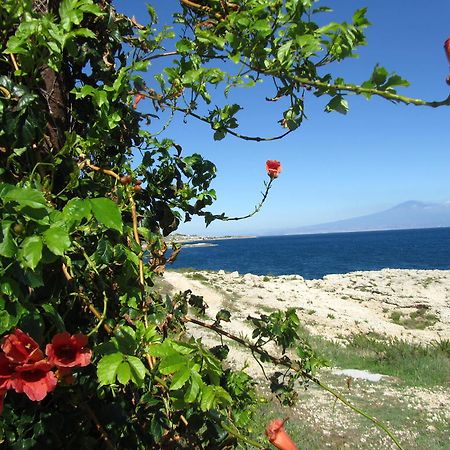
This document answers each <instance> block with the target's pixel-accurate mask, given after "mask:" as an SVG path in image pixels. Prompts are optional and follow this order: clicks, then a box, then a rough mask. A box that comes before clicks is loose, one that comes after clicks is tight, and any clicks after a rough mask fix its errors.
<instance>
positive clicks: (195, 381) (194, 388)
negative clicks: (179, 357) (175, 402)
mask: <svg viewBox="0 0 450 450" xmlns="http://www.w3.org/2000/svg"><path fill="white" fill-rule="evenodd" d="M202 385H203V381H202V378H201V377H200V375H199V374H198V373H197V372H192V373H191V379H190V384H189V387H188V388H187V390H186V394H185V396H184V401H185V402H186V403H192V402H194V401H195V400H196V398H197V396H198V394H199V392H200V388H201V386H202Z"/></svg>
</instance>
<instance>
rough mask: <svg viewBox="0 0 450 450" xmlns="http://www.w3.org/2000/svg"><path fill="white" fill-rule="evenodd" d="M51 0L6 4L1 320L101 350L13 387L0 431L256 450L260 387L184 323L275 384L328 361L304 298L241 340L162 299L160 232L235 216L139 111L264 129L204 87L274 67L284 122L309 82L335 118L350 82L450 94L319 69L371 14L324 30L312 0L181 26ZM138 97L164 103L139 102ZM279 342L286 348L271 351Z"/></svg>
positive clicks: (238, 81)
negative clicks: (41, 385) (219, 210)
mask: <svg viewBox="0 0 450 450" xmlns="http://www.w3.org/2000/svg"><path fill="white" fill-rule="evenodd" d="M41 3H42V2H37V1H36V2H35V1H32V0H21V1H19V2H17V1H12V0H4V1H3V3H2V8H1V10H0V21H1V27H0V42H1V46H2V53H1V57H0V123H1V127H0V130H1V131H0V161H1V165H0V206H1V208H0V214H1V232H0V306H1V309H0V334H1V335H6V334H8V333H10V332H11V331H12V330H13V329H14V328H16V327H17V328H20V329H22V330H24V331H25V332H26V333H28V334H29V335H30V336H32V337H33V339H34V340H35V341H36V342H37V344H38V345H43V343H45V342H49V340H50V338H51V336H54V335H55V334H56V333H61V332H66V331H67V332H68V333H70V334H75V333H83V334H86V335H89V346H90V348H92V349H93V352H94V354H93V364H91V365H89V366H87V367H82V368H80V370H79V371H77V372H76V373H75V375H74V383H73V384H70V385H67V386H65V385H64V386H58V387H57V388H56V389H55V391H54V392H51V393H49V394H48V395H47V396H46V398H45V399H44V400H43V401H41V402H31V401H30V400H29V399H27V398H25V397H23V396H19V395H18V394H16V393H14V392H12V391H8V392H7V395H6V399H5V409H4V412H3V417H2V428H1V429H0V441H1V442H6V443H7V444H8V445H9V446H10V447H11V448H23V449H26V448H42V447H43V446H48V447H49V448H62V447H64V448H68V449H70V448H99V447H100V446H103V447H106V448H115V447H117V448H132V449H136V448H146V449H150V448H217V449H219V448H230V447H231V446H234V445H236V443H237V441H240V442H243V443H247V444H249V445H250V444H251V445H253V446H256V447H259V448H263V444H262V443H261V442H256V441H253V440H250V439H249V438H248V437H246V436H245V433H244V431H243V430H244V429H245V425H246V423H247V422H248V421H249V420H250V417H251V412H252V409H253V408H254V406H255V405H256V404H257V400H258V399H257V396H256V394H255V392H254V390H253V387H254V381H253V380H252V379H251V378H250V377H249V376H248V375H247V374H246V373H245V371H243V370H241V371H239V370H238V371H232V370H230V369H226V368H225V367H226V366H225V364H224V363H223V360H225V359H226V355H227V351H226V350H227V349H226V346H225V345H224V346H222V347H221V348H220V349H217V348H214V349H208V348H206V347H205V345H204V344H203V343H202V342H201V340H196V339H194V338H193V337H189V335H188V334H187V333H186V326H185V324H186V323H187V322H191V323H193V324H196V325H199V326H202V327H206V328H210V329H213V330H214V331H215V332H217V333H219V334H222V335H224V336H228V338H230V339H233V340H234V341H236V342H238V343H240V344H241V345H244V346H246V347H248V348H250V349H251V350H252V351H253V353H254V355H255V357H257V358H260V359H262V360H265V361H271V362H273V363H275V364H278V365H284V367H285V368H287V371H288V372H289V371H290V375H289V376H288V377H287V379H286V380H281V381H280V380H279V381H278V382H277V388H276V389H277V390H278V391H279V389H280V386H282V387H283V389H284V391H285V393H287V394H292V392H293V389H294V385H295V382H297V381H298V380H304V381H308V380H309V381H314V380H315V378H314V372H315V370H316V369H317V367H319V366H320V365H321V364H322V361H321V360H320V359H318V358H317V357H316V356H315V354H314V352H312V351H311V349H309V347H308V346H307V345H306V344H304V343H302V341H301V340H299V339H298V336H297V333H296V327H298V319H297V317H296V315H295V312H294V311H288V312H286V313H282V312H280V313H276V314H275V315H272V316H271V317H270V318H269V320H268V321H267V317H265V316H262V317H260V318H252V319H251V320H252V321H253V322H254V324H255V326H256V331H255V335H254V337H255V338H256V339H255V341H254V342H247V341H245V340H243V339H241V338H238V337H237V336H233V335H231V334H229V333H227V332H226V331H225V330H224V329H223V328H222V322H226V321H227V320H230V317H229V313H228V314H227V312H222V313H221V314H220V316H218V317H217V318H216V321H215V322H214V323H213V324H209V323H207V322H202V321H198V320H196V319H192V318H190V317H189V316H188V312H189V310H190V309H192V308H197V309H200V310H204V308H205V305H204V304H203V302H202V301H201V299H199V298H198V297H195V296H192V295H191V294H190V293H189V292H187V293H184V294H180V295H177V296H175V297H173V298H169V297H167V298H162V297H160V296H158V295H157V293H156V292H155V290H154V289H153V288H152V287H153V284H154V280H155V277H157V276H158V275H159V274H160V273H161V272H162V271H163V269H164V265H165V263H166V261H167V260H166V256H165V252H166V250H167V246H166V244H165V242H164V239H163V237H164V236H167V235H168V234H170V233H171V232H173V231H174V230H176V229H177V227H178V226H179V224H180V222H181V221H187V220H190V218H191V217H192V216H193V215H200V216H204V218H205V220H206V222H207V223H208V222H210V221H212V220H221V219H222V220H235V219H237V218H229V217H227V216H225V214H223V215H213V214H211V213H210V212H208V211H207V208H208V207H209V206H210V205H211V204H212V202H213V201H214V199H215V192H214V190H213V189H211V188H210V183H211V181H212V179H213V178H214V176H215V171H216V169H215V166H214V164H213V163H212V162H210V161H207V160H205V159H204V158H203V157H202V156H201V155H200V154H198V153H194V154H191V155H185V154H184V152H183V149H182V148H181V146H180V145H178V144H177V143H176V142H175V141H173V140H171V139H169V138H160V137H158V135H157V133H153V132H152V131H148V129H147V128H146V127H145V124H146V123H154V121H155V120H156V119H157V117H158V114H162V113H163V112H164V111H166V112H167V111H170V113H171V114H175V113H181V114H184V115H188V116H192V117H194V118H196V119H198V120H201V121H204V122H207V123H209V124H210V126H211V128H212V130H213V132H214V138H215V139H223V138H224V137H225V136H226V135H227V134H232V135H235V136H238V137H241V138H243V139H252V140H256V141H261V140H264V139H265V138H262V137H258V136H257V137H251V136H246V135H243V134H240V133H238V131H236V130H237V129H238V127H239V122H238V114H239V112H240V110H241V107H240V106H239V105H236V104H225V105H223V106H217V105H216V106H214V107H212V109H209V110H208V109H207V108H208V107H209V106H208V105H211V103H212V97H211V91H212V89H211V88H219V87H221V88H222V89H223V93H224V94H225V96H226V95H228V94H229V92H230V91H231V90H232V89H235V88H238V87H243V86H247V87H249V86H252V85H254V84H255V83H257V82H259V81H260V80H263V79H265V78H270V79H272V80H273V81H274V83H275V86H276V92H275V93H274V96H273V98H271V99H269V100H270V101H273V102H276V101H277V100H279V99H281V98H284V99H286V100H287V104H288V106H287V108H286V109H285V110H284V111H283V112H282V113H281V118H280V124H281V126H282V127H284V128H285V129H286V130H285V133H284V134H286V133H288V132H290V131H292V130H294V129H296V128H298V127H299V126H300V125H301V123H302V121H303V120H304V118H305V101H306V98H307V97H309V96H312V95H314V96H318V97H321V96H325V97H327V98H328V99H329V101H328V103H327V106H326V111H337V112H341V113H345V112H346V111H347V109H348V102H347V96H348V94H362V95H365V96H367V97H370V96H374V95H376V96H381V97H384V98H387V99H389V100H391V101H394V102H403V103H413V104H417V105H429V106H439V105H441V104H448V102H447V101H444V102H425V101H422V100H416V99H409V98H407V97H404V96H401V95H399V94H397V92H396V91H395V89H396V88H397V87H398V86H405V85H406V84H407V83H406V81H405V80H403V79H402V78H401V77H399V76H397V75H395V74H389V73H388V72H387V71H386V69H383V68H381V67H376V68H375V69H374V72H373V74H372V75H371V76H370V78H369V80H368V81H366V82H365V83H363V84H361V85H353V84H349V83H346V82H345V81H344V80H342V79H341V78H333V77H332V75H331V74H322V73H323V68H324V67H326V65H328V64H330V63H333V62H335V61H340V60H342V59H344V58H347V57H352V56H354V53H355V49H356V48H357V47H358V46H359V45H363V44H365V36H364V30H365V28H366V27H367V26H368V24H369V22H368V21H367V19H366V17H365V10H364V9H362V10H358V11H356V12H355V14H354V15H353V18H352V22H351V23H330V24H328V25H326V26H319V25H318V24H317V23H315V22H314V20H313V19H314V18H315V17H316V16H317V17H319V16H321V15H323V14H326V12H327V8H324V7H319V8H315V7H314V2H313V1H312V0H285V1H272V0H270V1H269V0H242V1H241V0H239V1H237V0H236V1H229V2H226V1H219V0H210V1H199V2H198V3H196V2H194V1H190V0H189V1H188V0H181V9H180V12H179V13H177V14H175V16H174V22H173V24H172V25H173V27H158V26H157V16H156V12H155V10H154V8H153V7H152V6H151V5H148V6H147V8H148V13H149V18H148V24H147V25H141V24H139V23H137V21H136V20H135V19H134V18H132V17H127V16H125V15H123V14H120V13H118V12H117V11H116V9H115V7H114V4H113V3H112V2H111V1H110V0H60V1H55V2H50V10H49V11H48V12H42V11H41V10H39V9H38V8H37V6H38V4H41ZM165 57H169V60H168V62H167V64H166V66H165V67H164V69H162V70H156V69H155V70H153V72H152V64H153V61H154V60H156V59H164V58H165ZM227 64H231V67H229V66H228V65H227ZM225 69H226V70H225ZM146 72H148V73H146ZM140 101H145V102H147V105H150V104H151V109H152V111H153V112H152V113H141V112H139V110H138V109H137V108H138V106H139V102H140ZM168 125H170V123H168V124H167V126H168ZM274 138H279V137H274ZM136 155H138V156H139V157H137V158H136ZM272 181H273V179H272V177H271V180H270V182H269V183H266V188H267V189H266V193H265V194H264V197H263V201H264V200H265V196H266V195H267V192H268V190H269V188H270V186H271V183H272ZM260 206H261V205H259V206H258V207H257V208H256V209H255V211H254V212H257V211H258V210H259V208H260ZM252 214H253V213H252ZM143 244H145V245H146V248H147V253H146V254H144V252H143V247H142V246H143ZM177 251H178V250H177V249H175V251H174V253H173V254H172V255H171V256H169V257H168V259H169V261H170V260H171V259H172V260H173V258H175V257H176V253H177ZM269 342H271V343H274V344H275V345H276V346H278V347H279V348H280V350H281V354H282V357H274V356H271V355H270V353H269V352H268V351H267V350H266V347H265V345H266V344H267V343H269ZM294 350H295V353H296V356H292V354H293V353H292V351H294ZM291 358H293V359H291ZM295 358H297V359H295ZM291 397H292V395H291ZM291 397H289V398H291ZM79 430H83V431H82V432H81V433H80V432H79ZM99 442H100V443H99Z"/></svg>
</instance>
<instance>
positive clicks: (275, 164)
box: [266, 159, 281, 179]
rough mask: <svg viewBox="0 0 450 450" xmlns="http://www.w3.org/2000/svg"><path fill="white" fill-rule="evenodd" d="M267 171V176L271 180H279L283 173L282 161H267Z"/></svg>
mask: <svg viewBox="0 0 450 450" xmlns="http://www.w3.org/2000/svg"><path fill="white" fill-rule="evenodd" d="M266 170H267V175H269V177H270V178H272V179H274V178H278V175H280V173H281V163H280V161H276V160H274V159H269V160H268V161H266Z"/></svg>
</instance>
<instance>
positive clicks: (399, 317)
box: [164, 269, 450, 449]
mask: <svg viewBox="0 0 450 450" xmlns="http://www.w3.org/2000/svg"><path fill="white" fill-rule="evenodd" d="M164 279H165V281H166V282H167V283H169V284H170V285H171V286H172V289H173V290H174V291H185V290H187V289H190V290H192V292H193V293H194V294H196V295H201V296H203V297H204V299H205V301H206V303H207V304H208V306H209V308H208V309H207V315H208V316H209V317H210V318H214V317H215V314H216V313H217V312H218V311H219V310H220V309H223V308H225V309H228V310H229V311H230V312H231V313H232V321H231V322H230V323H227V324H226V327H225V328H226V329H227V330H229V331H230V332H232V333H234V334H237V335H246V336H249V335H251V328H250V326H249V324H248V322H247V321H246V318H247V317H248V316H249V315H258V314H259V313H265V314H268V313H270V312H272V311H274V310H277V309H286V308H288V307H294V308H296V310H297V313H298V315H299V317H300V319H301V322H302V324H303V325H304V326H305V328H307V330H308V332H309V333H310V334H312V335H317V336H321V337H324V338H326V339H328V340H332V341H334V342H336V343H339V342H344V341H345V338H346V337H348V336H350V335H352V334H360V333H363V334H367V333H372V334H376V335H377V336H379V337H380V338H383V337H384V338H386V339H389V338H399V339H402V340H405V341H408V342H413V343H422V344H424V345H428V344H430V343H431V344H432V343H434V342H438V341H443V340H449V339H450V271H438V270H392V269H385V270H381V271H371V272H354V273H349V274H344V275H328V276H326V277H324V278H323V279H320V280H304V279H303V278H302V277H300V276H297V275H289V276H278V277H269V276H257V275H252V274H246V275H240V274H238V273H237V272H233V273H226V272H224V271H219V272H207V271H201V272H186V273H181V272H175V271H168V272H166V273H165V274H164ZM192 333H193V334H194V335H196V336H201V337H202V339H203V340H204V342H205V343H206V344H211V345H213V344H215V343H217V336H216V335H215V334H214V333H213V332H211V331H209V330H199V329H198V328H195V327H194V328H192ZM230 347H231V353H230V355H231V359H232V361H233V364H234V365H235V366H236V367H238V368H242V367H244V366H248V367H247V369H246V370H247V371H248V372H249V373H251V375H252V376H255V377H260V378H261V377H262V376H263V374H262V371H261V370H260V367H259V366H258V365H257V364H255V363H253V362H252V357H251V355H249V354H248V353H246V352H245V351H241V350H240V349H239V348H237V347H236V346H235V345H231V346H230ZM354 369H358V367H355V368H354ZM432 369H433V368H430V370H432ZM268 370H270V369H268ZM321 378H322V379H324V380H326V381H327V382H328V383H329V384H330V385H331V386H333V387H334V388H337V389H340V390H341V391H342V392H344V393H345V394H346V396H347V397H349V398H350V399H351V400H352V401H354V402H355V403H356V404H358V405H359V406H362V407H363V408H364V407H366V409H368V410H370V411H371V412H372V413H373V414H375V415H378V416H380V417H383V418H384V419H385V420H386V421H387V422H388V423H389V424H390V425H391V426H393V427H394V428H395V431H396V434H397V435H398V437H399V438H400V440H401V441H402V442H403V443H405V448H415V449H441V448H442V449H450V408H449V407H448V405H450V384H447V385H444V386H439V387H434V388H431V389H430V388H424V387H415V386H408V387H405V386H404V385H401V384H399V383H397V381H398V380H395V379H393V378H392V377H381V381H379V382H374V381H370V380H369V379H370V376H368V377H367V379H364V376H363V379H354V380H353V379H352V380H353V381H352V383H351V388H349V386H350V383H349V381H348V380H349V375H348V373H347V372H343V373H342V374H340V375H339V374H338V372H337V371H336V368H334V369H333V370H331V369H324V370H323V371H322V373H321ZM449 383H450V374H449ZM281 413H283V410H280V408H279V407H278V406H275V401H274V403H273V407H271V403H269V406H268V410H267V414H268V415H269V416H270V415H271V414H281ZM289 415H290V416H291V417H292V420H293V421H296V422H297V423H298V424H300V423H301V427H300V428H301V430H302V432H303V433H306V434H308V439H306V437H303V438H301V439H302V440H301V442H302V443H303V448H306V449H313V448H314V449H315V448H317V449H320V448H336V449H337V448H358V449H359V448H361V449H369V448H370V449H388V448H395V446H393V445H392V442H391V441H389V439H386V437H385V436H384V435H383V434H382V433H381V432H379V431H378V430H375V429H374V428H373V427H372V426H371V424H370V423H368V422H367V421H366V420H365V419H363V418H362V419H361V418H360V417H355V415H354V413H353V412H351V411H350V410H349V409H348V408H346V407H344V406H343V405H340V404H336V403H335V401H334V399H333V398H332V397H330V396H329V395H328V394H327V393H325V392H323V391H321V390H320V389H318V388H312V389H309V390H308V391H305V392H304V393H303V394H301V401H300V403H299V404H298V405H297V406H296V407H295V408H293V409H289ZM391 416H392V419H391ZM311 430H313V431H314V432H313V433H312V434H311ZM311 436H314V439H313V438H312V437H311ZM298 439H300V438H298ZM305 439H306V440H305ZM299 442H300V441H299Z"/></svg>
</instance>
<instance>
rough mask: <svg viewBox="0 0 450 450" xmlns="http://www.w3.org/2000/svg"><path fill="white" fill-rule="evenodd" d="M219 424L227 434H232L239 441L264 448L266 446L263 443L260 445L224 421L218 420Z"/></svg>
mask: <svg viewBox="0 0 450 450" xmlns="http://www.w3.org/2000/svg"><path fill="white" fill-rule="evenodd" d="M220 426H221V427H222V428H223V429H224V430H225V431H226V432H227V433H229V434H231V435H232V436H234V437H235V438H237V439H239V440H240V441H243V442H245V443H247V444H249V445H253V446H254V447H256V448H260V449H265V448H266V447H265V446H264V445H261V444H260V443H259V442H257V441H255V440H253V439H251V438H249V437H247V436H244V435H243V434H241V433H239V430H237V429H235V428H233V427H231V426H229V425H227V424H226V423H224V422H220Z"/></svg>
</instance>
